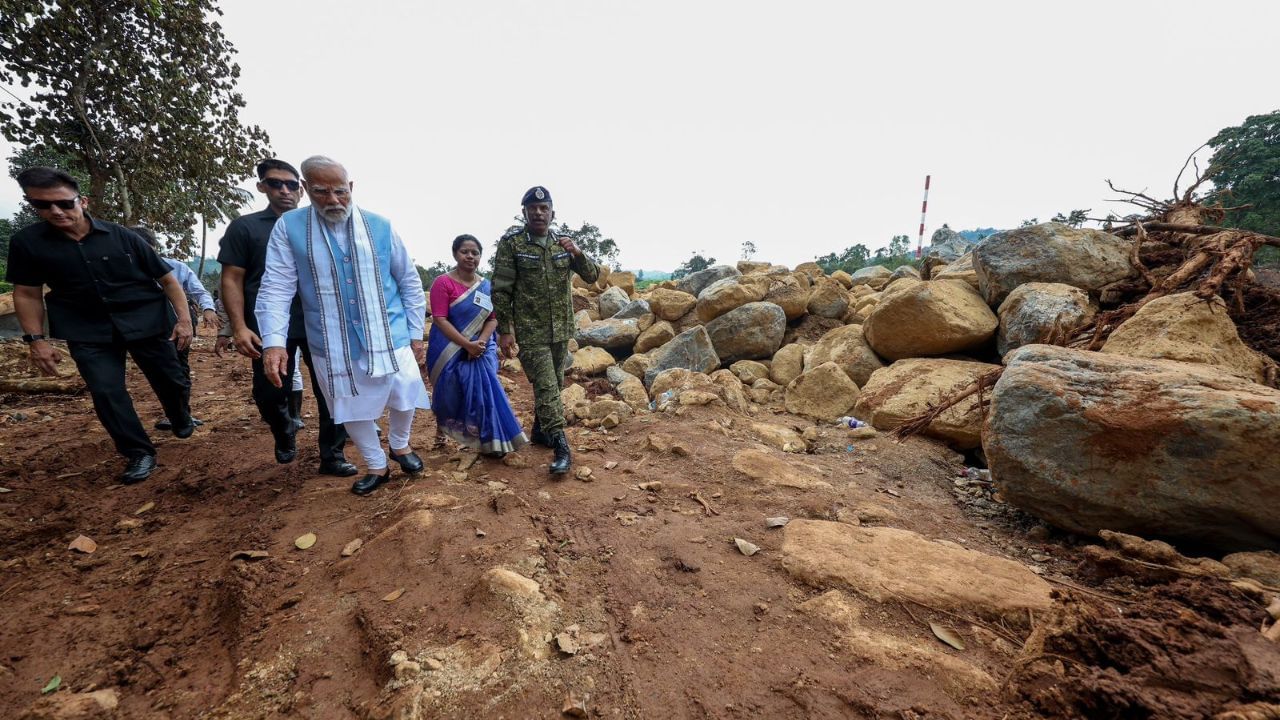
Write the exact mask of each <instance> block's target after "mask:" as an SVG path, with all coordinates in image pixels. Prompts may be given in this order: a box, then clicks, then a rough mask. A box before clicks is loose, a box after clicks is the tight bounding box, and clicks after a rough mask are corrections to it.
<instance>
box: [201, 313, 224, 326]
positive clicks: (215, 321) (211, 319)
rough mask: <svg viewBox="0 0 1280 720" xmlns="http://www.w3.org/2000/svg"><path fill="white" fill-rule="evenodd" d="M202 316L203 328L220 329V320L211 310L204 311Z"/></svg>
mask: <svg viewBox="0 0 1280 720" xmlns="http://www.w3.org/2000/svg"><path fill="white" fill-rule="evenodd" d="M203 314H204V326H205V327H211V328H213V329H214V330H221V329H222V318H220V317H218V313H216V312H214V311H213V310H205V311H204V313H203Z"/></svg>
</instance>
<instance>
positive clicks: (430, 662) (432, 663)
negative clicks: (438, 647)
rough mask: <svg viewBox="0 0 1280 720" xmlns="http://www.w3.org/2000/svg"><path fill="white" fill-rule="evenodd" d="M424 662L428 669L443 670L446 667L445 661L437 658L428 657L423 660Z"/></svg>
mask: <svg viewBox="0 0 1280 720" xmlns="http://www.w3.org/2000/svg"><path fill="white" fill-rule="evenodd" d="M422 664H423V665H426V666H427V669H428V670H442V669H443V668H444V663H442V662H440V661H439V660H437V659H435V658H427V659H426V660H423V661H422Z"/></svg>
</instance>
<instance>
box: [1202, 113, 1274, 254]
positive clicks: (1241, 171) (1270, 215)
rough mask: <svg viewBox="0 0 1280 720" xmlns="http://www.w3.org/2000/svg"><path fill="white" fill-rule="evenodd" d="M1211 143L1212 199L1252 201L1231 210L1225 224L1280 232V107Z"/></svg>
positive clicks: (1232, 202)
mask: <svg viewBox="0 0 1280 720" xmlns="http://www.w3.org/2000/svg"><path fill="white" fill-rule="evenodd" d="M1208 144H1209V147H1211V148H1213V157H1212V158H1210V160H1209V168H1208V170H1207V171H1206V174H1207V175H1208V176H1209V177H1210V179H1212V180H1213V185H1214V190H1213V192H1212V193H1211V195H1210V197H1209V199H1210V201H1213V202H1218V203H1221V204H1222V205H1223V206H1225V207H1236V206H1240V205H1248V207H1245V208H1241V209H1239V210H1232V211H1231V212H1229V213H1228V214H1227V219H1226V223H1225V224H1227V225H1230V226H1232V227H1239V228H1244V229H1246V230H1253V231H1254V232H1260V233H1263V234H1266V235H1280V110H1276V111H1273V112H1271V113H1268V114H1266V115H1252V116H1250V117H1248V118H1246V119H1245V121H1244V122H1243V123H1241V124H1240V125H1237V126H1235V127H1229V128H1224V129H1222V130H1221V131H1219V132H1218V134H1217V135H1214V136H1213V139H1211V140H1209V143H1208Z"/></svg>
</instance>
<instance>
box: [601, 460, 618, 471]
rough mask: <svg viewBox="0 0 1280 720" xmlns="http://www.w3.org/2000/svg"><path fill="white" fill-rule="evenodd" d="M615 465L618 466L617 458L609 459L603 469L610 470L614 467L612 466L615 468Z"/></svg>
mask: <svg viewBox="0 0 1280 720" xmlns="http://www.w3.org/2000/svg"><path fill="white" fill-rule="evenodd" d="M616 467H618V461H617V460H610V461H609V462H607V463H605V464H604V469H605V470H612V469H614V468H616Z"/></svg>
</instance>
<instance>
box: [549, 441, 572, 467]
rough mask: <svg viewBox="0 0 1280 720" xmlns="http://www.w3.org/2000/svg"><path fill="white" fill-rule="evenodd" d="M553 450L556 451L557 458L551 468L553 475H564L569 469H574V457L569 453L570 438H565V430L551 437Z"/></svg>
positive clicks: (553, 460) (552, 462)
mask: <svg viewBox="0 0 1280 720" xmlns="http://www.w3.org/2000/svg"><path fill="white" fill-rule="evenodd" d="M551 449H552V450H554V451H555V458H554V459H552V461H551V466H550V468H549V470H550V471H551V474H552V475H563V474H565V473H567V472H569V468H571V467H573V456H572V455H571V454H570V452H569V438H567V437H565V435H564V431H563V430H560V431H558V432H556V434H555V435H553V436H552V437H551Z"/></svg>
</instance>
